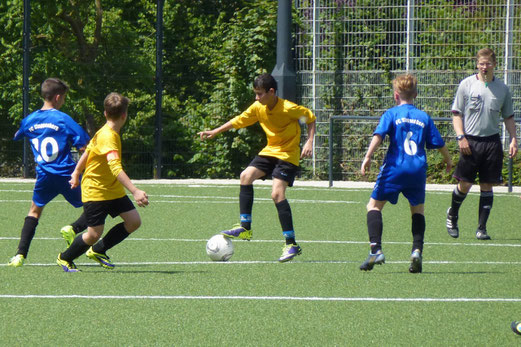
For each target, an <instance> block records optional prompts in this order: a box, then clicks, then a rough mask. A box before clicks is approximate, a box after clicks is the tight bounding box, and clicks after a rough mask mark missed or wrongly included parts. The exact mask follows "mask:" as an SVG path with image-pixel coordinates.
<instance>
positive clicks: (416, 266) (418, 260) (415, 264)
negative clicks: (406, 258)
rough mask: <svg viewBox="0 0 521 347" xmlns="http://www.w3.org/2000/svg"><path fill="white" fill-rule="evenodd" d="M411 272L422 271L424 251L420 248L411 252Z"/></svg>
mask: <svg viewBox="0 0 521 347" xmlns="http://www.w3.org/2000/svg"><path fill="white" fill-rule="evenodd" d="M409 272H410V273H413V274H415V273H420V272H422V253H421V251H420V250H419V249H415V250H414V251H413V252H412V254H411V266H409Z"/></svg>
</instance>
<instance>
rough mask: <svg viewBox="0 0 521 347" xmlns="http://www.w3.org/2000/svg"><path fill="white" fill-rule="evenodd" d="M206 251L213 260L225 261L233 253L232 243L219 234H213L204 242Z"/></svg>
mask: <svg viewBox="0 0 521 347" xmlns="http://www.w3.org/2000/svg"><path fill="white" fill-rule="evenodd" d="M206 253H207V254H208V256H209V257H210V259H212V260H214V261H227V260H229V259H230V258H231V257H232V255H233V243H232V241H231V240H230V239H229V238H227V237H224V236H223V235H221V234H218V235H214V236H212V237H211V238H210V239H209V240H208V242H207V243H206Z"/></svg>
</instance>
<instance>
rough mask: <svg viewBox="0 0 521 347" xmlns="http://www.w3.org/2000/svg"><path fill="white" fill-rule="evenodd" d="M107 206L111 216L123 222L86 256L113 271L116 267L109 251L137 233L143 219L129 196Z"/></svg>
mask: <svg viewBox="0 0 521 347" xmlns="http://www.w3.org/2000/svg"><path fill="white" fill-rule="evenodd" d="M106 204H107V206H108V209H107V212H108V213H109V214H110V216H111V217H113V218H115V217H117V216H120V217H121V219H123V222H121V223H119V224H116V225H115V226H113V227H112V228H111V229H110V230H109V231H108V232H107V234H106V235H105V236H104V237H103V238H102V239H101V240H99V241H98V242H96V243H95V244H93V246H92V247H91V248H89V250H88V251H87V253H86V255H87V257H89V258H90V259H92V260H94V261H97V262H98V263H99V264H100V265H101V266H103V267H104V268H106V269H113V268H114V266H115V265H114V264H113V263H112V262H111V261H110V258H109V256H108V255H107V251H108V250H109V249H111V248H112V247H114V246H116V245H117V244H119V243H121V242H122V241H123V240H125V239H126V238H127V237H128V236H129V235H130V234H131V233H133V232H134V231H136V230H137V229H138V228H139V227H140V226H141V217H140V216H139V212H138V211H137V210H136V208H135V207H134V204H133V203H132V201H131V200H130V199H129V198H128V197H127V196H124V197H122V198H120V199H116V200H111V201H107V202H106Z"/></svg>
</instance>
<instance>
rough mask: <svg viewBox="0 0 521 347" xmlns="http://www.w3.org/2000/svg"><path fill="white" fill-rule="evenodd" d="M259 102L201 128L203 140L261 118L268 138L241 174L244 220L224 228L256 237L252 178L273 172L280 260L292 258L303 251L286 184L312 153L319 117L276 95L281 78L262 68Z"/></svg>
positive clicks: (231, 235)
mask: <svg viewBox="0 0 521 347" xmlns="http://www.w3.org/2000/svg"><path fill="white" fill-rule="evenodd" d="M253 92H254V93H255V100H256V101H255V102H254V103H253V104H252V105H251V106H250V107H249V108H248V109H247V110H246V111H244V112H243V113H241V114H240V115H238V116H236V117H234V118H233V119H232V120H230V121H228V122H226V123H225V124H223V125H221V126H220V127H218V128H215V129H212V130H205V131H201V132H200V133H199V136H200V138H201V140H206V139H212V138H214V137H215V136H217V135H218V134H220V133H222V132H224V131H228V130H230V129H233V128H235V129H240V128H244V127H247V126H250V125H252V124H255V123H257V122H259V124H260V125H261V127H262V129H263V130H264V132H265V133H266V138H267V140H268V144H267V145H266V147H264V148H263V149H262V150H261V151H260V152H259V154H258V155H257V156H256V157H255V158H254V159H253V160H252V161H251V162H250V164H249V165H248V167H247V168H246V169H244V171H242V173H241V176H240V182H241V186H240V192H239V217H240V224H237V225H234V226H233V227H232V228H231V229H230V230H223V231H221V234H222V235H224V236H225V237H229V238H239V239H243V240H250V239H251V238H252V230H251V224H252V218H251V213H252V206H253V182H254V181H255V180H258V179H263V178H265V177H270V176H271V178H272V179H273V186H272V191H271V198H272V199H273V202H274V203H275V207H276V208H277V212H278V215H279V221H280V225H281V227H282V234H283V235H284V238H285V241H286V244H285V246H284V247H283V250H282V255H281V256H280V258H279V261H280V262H286V261H290V260H292V259H293V258H295V256H297V255H299V254H301V252H302V249H301V248H300V246H299V245H298V244H297V243H296V241H295V231H294V230H293V217H292V214H291V208H290V206H289V203H288V200H286V188H287V187H291V186H292V185H293V181H294V180H295V177H296V176H297V175H298V173H299V170H300V167H299V160H300V158H305V157H310V156H311V155H312V154H313V138H314V136H315V128H316V117H315V116H314V115H313V113H312V112H311V111H310V110H309V109H307V108H306V107H304V106H299V105H297V104H295V103H293V102H291V101H288V100H284V99H281V98H279V97H278V96H277V94H276V92H277V81H276V80H275V78H274V77H273V76H272V75H270V74H262V75H260V76H258V77H257V78H256V79H255V81H253ZM301 120H302V121H304V122H305V123H306V125H307V135H308V138H307V140H306V142H305V143H304V145H303V146H302V153H300V124H299V121H301Z"/></svg>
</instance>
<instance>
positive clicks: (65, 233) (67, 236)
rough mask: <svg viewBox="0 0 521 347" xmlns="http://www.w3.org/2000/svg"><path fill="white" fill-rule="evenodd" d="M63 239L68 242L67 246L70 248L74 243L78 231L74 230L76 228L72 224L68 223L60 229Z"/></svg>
mask: <svg viewBox="0 0 521 347" xmlns="http://www.w3.org/2000/svg"><path fill="white" fill-rule="evenodd" d="M60 232H61V234H62V237H63V239H64V240H65V242H66V243H67V248H69V247H70V246H71V244H72V241H74V238H75V237H76V233H75V232H74V229H73V228H72V225H66V226H64V227H63V228H62V229H61V230H60Z"/></svg>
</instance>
